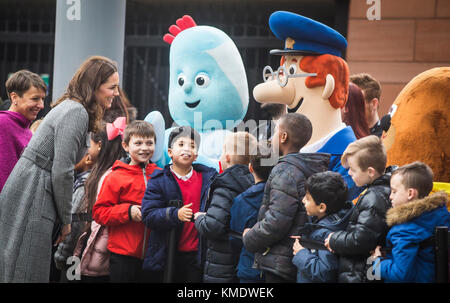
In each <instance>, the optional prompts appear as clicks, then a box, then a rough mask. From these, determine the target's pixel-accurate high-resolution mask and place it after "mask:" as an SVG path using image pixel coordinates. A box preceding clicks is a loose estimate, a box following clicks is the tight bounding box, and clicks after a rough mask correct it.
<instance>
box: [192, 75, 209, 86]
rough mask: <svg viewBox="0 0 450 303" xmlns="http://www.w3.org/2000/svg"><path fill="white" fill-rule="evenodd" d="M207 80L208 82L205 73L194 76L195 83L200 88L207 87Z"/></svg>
mask: <svg viewBox="0 0 450 303" xmlns="http://www.w3.org/2000/svg"><path fill="white" fill-rule="evenodd" d="M209 82H210V80H209V77H208V75H207V74H205V73H200V74H198V75H197V77H195V84H196V85H197V86H198V87H202V88H205V87H208V85H209Z"/></svg>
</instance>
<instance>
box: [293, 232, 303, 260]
mask: <svg viewBox="0 0 450 303" xmlns="http://www.w3.org/2000/svg"><path fill="white" fill-rule="evenodd" d="M291 238H292V239H295V241H294V245H293V246H292V253H293V254H294V256H295V255H296V254H297V253H298V252H299V251H301V250H302V249H305V248H304V247H303V246H302V245H301V244H300V241H299V239H301V237H300V236H291Z"/></svg>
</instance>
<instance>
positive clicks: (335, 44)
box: [269, 11, 347, 57]
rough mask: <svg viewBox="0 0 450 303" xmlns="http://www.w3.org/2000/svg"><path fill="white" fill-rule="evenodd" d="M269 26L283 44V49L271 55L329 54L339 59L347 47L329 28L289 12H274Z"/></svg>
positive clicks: (344, 40) (336, 33)
mask: <svg viewBox="0 0 450 303" xmlns="http://www.w3.org/2000/svg"><path fill="white" fill-rule="evenodd" d="M269 26H270V29H271V30H272V32H273V34H274V35H275V36H276V37H277V38H278V39H280V40H282V41H284V42H285V48H284V49H283V50H280V49H274V50H271V51H270V54H272V55H288V54H292V55H322V54H330V55H334V56H338V57H340V56H341V55H342V50H344V49H345V48H346V47H347V40H346V39H345V38H344V37H343V36H342V35H341V34H339V33H338V32H337V31H335V30H334V29H332V28H331V27H328V26H326V25H325V24H323V23H320V22H317V21H315V20H312V19H310V18H307V17H304V16H301V15H298V14H294V13H291V12H286V11H277V12H274V13H273V14H272V15H271V16H270V18H269Z"/></svg>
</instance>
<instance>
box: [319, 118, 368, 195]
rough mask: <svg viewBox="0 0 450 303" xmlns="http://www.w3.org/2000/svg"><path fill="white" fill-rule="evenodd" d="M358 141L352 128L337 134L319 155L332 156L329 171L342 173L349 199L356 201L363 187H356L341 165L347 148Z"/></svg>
mask: <svg viewBox="0 0 450 303" xmlns="http://www.w3.org/2000/svg"><path fill="white" fill-rule="evenodd" d="M354 141H356V137H355V134H354V133H353V130H352V128H351V127H350V126H347V127H345V128H344V129H342V130H340V131H339V132H337V133H336V134H335V135H334V136H333V137H331V138H330V140H328V142H327V143H326V144H325V145H324V146H323V147H322V148H320V149H319V150H318V151H317V152H318V153H327V154H331V158H330V165H329V166H328V169H329V170H331V171H334V172H337V173H340V174H341V176H342V177H343V178H344V180H345V183H347V186H348V199H349V200H353V199H355V198H356V197H357V196H358V195H359V194H360V193H361V191H362V188H361V187H358V186H356V184H355V182H353V179H352V177H351V176H349V174H348V169H346V168H344V167H343V166H342V164H341V157H342V154H343V153H344V151H345V149H346V148H347V146H348V145H349V144H350V143H352V142H354Z"/></svg>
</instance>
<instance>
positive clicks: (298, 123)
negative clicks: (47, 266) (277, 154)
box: [279, 113, 312, 150]
mask: <svg viewBox="0 0 450 303" xmlns="http://www.w3.org/2000/svg"><path fill="white" fill-rule="evenodd" d="M279 123H280V125H281V126H282V127H283V129H284V130H285V131H286V132H287V134H288V140H289V141H290V142H291V144H292V147H293V148H295V149H298V150H300V149H301V148H302V147H303V146H305V145H306V143H308V141H309V139H311V136H312V124H311V121H310V120H309V119H308V117H306V116H305V115H302V114H299V113H287V114H285V115H283V116H281V118H280V120H279Z"/></svg>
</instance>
